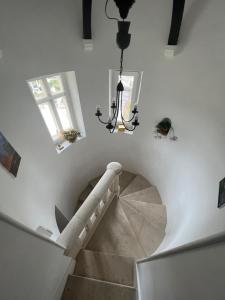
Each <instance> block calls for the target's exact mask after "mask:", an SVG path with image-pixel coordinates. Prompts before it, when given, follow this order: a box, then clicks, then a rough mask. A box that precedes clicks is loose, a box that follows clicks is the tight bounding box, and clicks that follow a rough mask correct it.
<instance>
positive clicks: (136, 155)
mask: <svg viewBox="0 0 225 300" xmlns="http://www.w3.org/2000/svg"><path fill="white" fill-rule="evenodd" d="M109 9H110V13H111V14H114V13H115V12H116V10H115V9H114V5H113V2H111V3H110V7H109ZM171 9H172V0H171V1H167V2H165V1H163V0H159V1H147V0H145V1H137V3H136V4H135V5H134V8H133V9H132V11H131V14H130V19H131V20H132V24H131V29H130V31H131V33H132V34H133V35H132V43H131V46H130V48H129V49H128V50H127V51H126V52H125V69H130V70H132V69H134V70H135V69H137V70H143V71H144V76H143V85H142V90H141V97H140V107H139V108H140V122H141V126H140V128H139V129H138V130H137V131H136V132H135V133H134V135H133V136H129V135H114V136H110V135H109V134H108V133H107V132H106V131H105V129H104V128H103V126H100V125H99V124H98V123H97V121H96V120H95V117H94V115H93V114H94V111H95V107H96V105H97V104H100V105H101V106H103V107H105V112H107V109H106V105H107V103H108V69H111V68H118V64H119V51H118V49H117V47H116V44H115V34H116V30H117V26H116V24H115V23H114V22H111V21H107V20H106V19H105V17H104V13H103V11H104V3H103V2H101V1H95V2H94V3H93V33H94V50H93V52H91V53H85V52H84V51H83V48H82V42H81V39H80V36H81V32H82V28H81V21H82V19H81V1H72V0H65V1H63V2H62V1H58V0H55V1H53V0H47V1H45V2H40V1H39V2H38V3H37V1H34V0H29V1H28V0H21V1H19V2H16V3H15V1H12V0H8V1H3V2H2V6H1V11H0V49H2V50H3V59H2V60H1V61H0V91H1V98H0V128H1V131H2V132H3V133H4V134H5V135H6V137H7V138H8V139H9V141H10V142H11V143H12V144H13V145H14V147H15V148H16V150H18V152H19V153H20V154H21V155H22V162H21V168H20V170H19V175H18V178H17V179H13V178H11V177H10V176H9V175H8V174H7V173H6V172H5V171H4V170H3V169H0V184H1V198H0V209H1V210H2V211H3V212H5V213H6V214H9V215H10V216H12V217H14V218H16V219H17V220H19V221H21V222H23V223H25V224H27V225H28V226H30V227H32V228H36V227H37V226H39V225H42V226H45V227H48V228H49V229H51V230H53V231H54V234H55V236H56V235H57V233H58V232H57V229H56V225H55V221H54V205H55V203H56V204H57V205H58V206H59V208H61V209H62V211H63V212H64V213H65V215H66V216H67V217H70V216H71V215H72V212H73V208H74V206H75V201H76V200H77V195H78V194H79V193H80V191H81V190H82V188H83V187H84V186H85V184H86V182H87V180H88V179H91V178H93V177H94V176H95V175H98V174H100V173H101V172H102V171H103V170H104V167H105V165H106V164H107V163H108V162H109V161H113V160H117V161H120V162H121V163H122V164H123V165H124V167H125V168H127V169H129V170H131V171H135V172H139V173H142V174H143V175H145V176H146V177H147V178H148V179H149V180H151V182H152V183H153V184H155V185H157V186H158V189H159V191H160V194H161V196H162V199H163V202H164V203H165V204H166V205H167V209H168V227H167V238H166V240H165V242H164V245H162V247H163V248H168V247H173V246H176V245H178V244H182V243H184V242H188V241H191V240H193V239H197V238H200V237H202V236H206V235H209V234H212V233H215V232H218V231H222V230H223V229H224V225H225V221H224V220H225V218H224V217H225V209H222V210H218V209H217V196H218V181H219V180H220V179H222V178H223V176H224V174H225V164H223V156H224V155H223V154H224V149H225V142H224V139H223V131H224V128H225V121H224V109H225V104H224V96H225V90H224V70H225V56H224V53H225V51H224V50H225V40H224V25H225V24H224V23H225V19H224V9H225V3H224V1H222V0H218V1H216V2H212V1H208V0H205V1H194V0H189V1H187V7H186V10H185V17H184V23H183V28H182V34H181V38H180V47H179V53H178V54H177V56H176V57H175V58H174V59H173V60H168V59H166V58H165V57H164V55H163V51H164V46H165V44H166V41H167V38H168V31H169V24H170V16H171ZM68 70H75V71H76V74H77V82H78V87H79V92H80V99H81V106H82V110H83V114H84V121H85V125H86V132H87V138H86V139H85V140H83V141H81V142H80V143H78V144H75V145H73V146H71V147H70V148H69V149H67V150H66V151H64V152H63V153H62V154H60V155H57V154H56V151H55V149H54V146H53V145H52V142H51V140H50V138H49V136H48V132H47V131H46V128H45V125H44V124H43V122H42V120H41V118H40V114H39V111H38V110H37V108H36V106H35V104H34V101H33V99H32V98H31V95H30V93H29V90H28V88H27V86H26V83H25V80H26V79H29V78H32V77H36V76H39V75H43V74H51V73H55V72H59V71H68ZM164 116H168V117H170V118H171V119H172V120H173V122H174V127H175V131H176V134H177V135H178V137H179V140H178V142H177V143H172V142H169V141H158V140H154V139H153V134H152V132H153V129H154V125H155V123H156V122H157V121H159V120H160V118H162V117H164Z"/></svg>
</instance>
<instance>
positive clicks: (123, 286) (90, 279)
mask: <svg viewBox="0 0 225 300" xmlns="http://www.w3.org/2000/svg"><path fill="white" fill-rule="evenodd" d="M69 277H72V278H82V279H85V280H89V281H94V282H96V283H104V284H107V285H110V286H117V287H121V288H127V289H131V290H134V291H135V290H136V288H135V287H133V286H130V285H124V284H120V283H115V282H111V281H105V280H99V279H95V278H91V277H86V276H80V275H75V274H70V275H69Z"/></svg>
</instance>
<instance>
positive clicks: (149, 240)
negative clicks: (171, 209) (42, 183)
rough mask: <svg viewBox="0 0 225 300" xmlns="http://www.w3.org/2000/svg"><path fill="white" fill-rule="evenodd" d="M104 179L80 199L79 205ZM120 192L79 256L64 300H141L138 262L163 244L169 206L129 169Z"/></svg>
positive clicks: (68, 282)
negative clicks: (137, 269) (137, 270)
mask: <svg viewBox="0 0 225 300" xmlns="http://www.w3.org/2000/svg"><path fill="white" fill-rule="evenodd" d="M99 178H100V177H99ZM99 178H96V179H94V180H92V181H91V182H90V183H89V184H88V186H87V187H86V189H85V190H84V191H83V193H82V194H81V195H80V198H79V204H78V207H79V206H80V205H81V204H82V203H83V202H84V201H85V199H86V198H87V196H88V195H89V194H90V192H91V191H92V190H93V188H94V187H95V185H96V184H97V182H98V180H99ZM120 189H121V190H120V191H121V192H120V196H119V198H118V199H114V200H113V201H112V203H111V204H110V207H109V208H108V210H107V212H106V214H105V215H104V217H103V219H102V220H101V222H100V224H99V226H98V227H97V230H96V231H95V233H94V235H93V236H92V238H91V239H90V241H89V242H88V244H87V245H86V247H85V249H82V250H81V251H80V253H79V254H78V256H77V257H76V266H75V270H74V274H73V275H70V276H69V278H68V280H67V284H66V286H65V289H64V293H63V296H62V299H63V300H106V299H107V300H134V299H136V288H135V287H136V282H135V270H134V262H135V260H136V259H138V258H143V257H149V256H151V255H152V254H153V253H154V252H155V251H156V250H157V248H158V247H159V245H160V244H161V242H162V240H163V238H164V235H165V227H166V208H165V206H164V205H163V204H162V201H161V199H160V196H159V193H158V191H157V188H156V187H155V186H152V185H151V184H150V183H149V182H148V181H147V180H146V179H145V178H144V177H143V176H141V175H135V174H133V173H130V172H127V171H123V173H122V175H121V176H120Z"/></svg>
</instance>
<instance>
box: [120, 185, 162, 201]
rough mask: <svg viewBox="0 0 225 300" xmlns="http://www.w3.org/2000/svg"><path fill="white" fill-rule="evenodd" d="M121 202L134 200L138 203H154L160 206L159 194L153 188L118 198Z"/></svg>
mask: <svg viewBox="0 0 225 300" xmlns="http://www.w3.org/2000/svg"><path fill="white" fill-rule="evenodd" d="M120 199H121V200H129V201H132V200H135V201H140V202H147V203H155V204H162V201H161V198H160V195H159V192H158V190H157V188H156V187H155V186H151V187H148V188H146V189H143V190H140V191H137V192H134V193H131V194H128V195H124V196H122V195H121V196H120Z"/></svg>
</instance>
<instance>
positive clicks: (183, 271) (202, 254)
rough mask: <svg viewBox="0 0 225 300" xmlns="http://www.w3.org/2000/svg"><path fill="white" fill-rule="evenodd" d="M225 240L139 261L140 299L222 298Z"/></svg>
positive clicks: (218, 299)
mask: <svg viewBox="0 0 225 300" xmlns="http://www.w3.org/2000/svg"><path fill="white" fill-rule="evenodd" d="M224 250H225V243H221V244H217V245H213V246H210V247H209V246H207V247H204V248H201V249H195V250H192V251H190V252H186V253H182V254H177V255H173V256H170V257H167V258H163V259H159V260H155V261H151V262H148V263H143V264H140V265H138V278H139V283H140V286H139V287H140V289H139V300H164V299H167V300H174V299H182V300H189V299H193V300H197V299H204V300H211V299H217V300H223V299H224V296H225V287H224V272H225V264H224V258H225V251H224Z"/></svg>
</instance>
